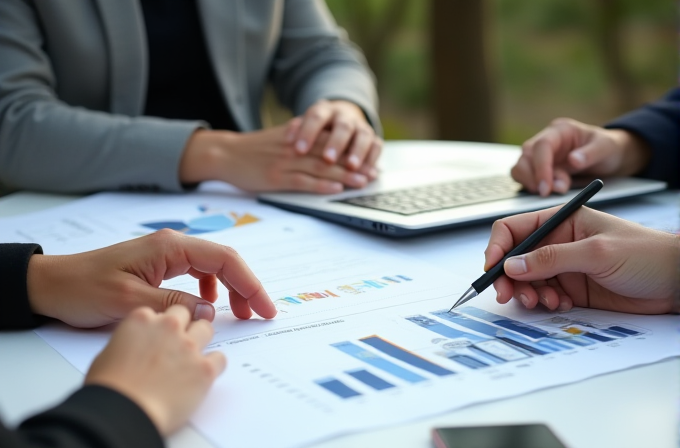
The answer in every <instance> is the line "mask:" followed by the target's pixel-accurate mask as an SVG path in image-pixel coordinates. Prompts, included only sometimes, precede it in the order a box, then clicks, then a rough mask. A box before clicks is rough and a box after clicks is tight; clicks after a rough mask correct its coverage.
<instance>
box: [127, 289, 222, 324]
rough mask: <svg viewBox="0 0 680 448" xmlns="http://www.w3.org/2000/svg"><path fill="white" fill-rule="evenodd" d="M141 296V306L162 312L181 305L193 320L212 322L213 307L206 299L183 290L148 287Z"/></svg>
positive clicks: (213, 315) (213, 316)
mask: <svg viewBox="0 0 680 448" xmlns="http://www.w3.org/2000/svg"><path fill="white" fill-rule="evenodd" d="M144 292H145V294H144V295H143V296H142V297H143V299H142V301H143V302H144V303H141V304H140V305H142V306H144V305H145V306H148V307H150V308H152V309H153V310H154V311H156V312H163V311H165V310H166V309H168V308H170V307H171V306H172V305H177V304H178V305H182V306H184V307H186V308H187V309H188V310H189V313H190V314H191V316H192V319H193V320H199V319H205V320H207V321H209V322H212V321H213V319H214V318H215V308H214V307H213V306H212V304H211V303H210V302H208V301H206V300H203V299H201V298H200V297H196V296H195V295H193V294H189V293H188V292H184V291H177V290H174V289H164V288H153V287H151V286H150V287H149V288H148V289H146V291H144Z"/></svg>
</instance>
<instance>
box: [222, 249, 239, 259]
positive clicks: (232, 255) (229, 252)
mask: <svg viewBox="0 0 680 448" xmlns="http://www.w3.org/2000/svg"><path fill="white" fill-rule="evenodd" d="M222 251H223V252H224V257H225V258H227V259H229V260H238V259H240V258H241V256H240V255H239V253H238V251H237V250H236V249H234V248H233V247H231V246H222Z"/></svg>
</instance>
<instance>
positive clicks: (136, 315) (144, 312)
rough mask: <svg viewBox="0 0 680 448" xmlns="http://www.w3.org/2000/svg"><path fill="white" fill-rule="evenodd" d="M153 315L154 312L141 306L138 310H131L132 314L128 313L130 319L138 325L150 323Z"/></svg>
mask: <svg viewBox="0 0 680 448" xmlns="http://www.w3.org/2000/svg"><path fill="white" fill-rule="evenodd" d="M155 315H156V313H154V311H153V310H152V309H151V308H149V307H147V306H142V307H139V308H135V309H134V310H132V312H130V319H133V320H135V321H137V322H139V323H143V324H146V323H149V322H151V321H152V320H153V318H154V316H155Z"/></svg>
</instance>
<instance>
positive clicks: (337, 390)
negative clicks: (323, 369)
mask: <svg viewBox="0 0 680 448" xmlns="http://www.w3.org/2000/svg"><path fill="white" fill-rule="evenodd" d="M315 383H316V384H318V385H319V386H321V387H323V388H324V389H326V390H327V391H329V392H333V393H334V394H335V395H337V396H338V397H340V398H352V397H356V396H359V395H361V393H359V392H357V391H356V390H354V389H352V388H351V387H349V386H348V385H346V384H345V383H343V382H342V381H340V380H336V379H335V378H323V379H320V380H316V381H315Z"/></svg>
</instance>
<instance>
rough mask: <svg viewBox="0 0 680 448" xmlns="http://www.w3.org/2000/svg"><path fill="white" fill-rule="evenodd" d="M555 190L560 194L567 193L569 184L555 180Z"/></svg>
mask: <svg viewBox="0 0 680 448" xmlns="http://www.w3.org/2000/svg"><path fill="white" fill-rule="evenodd" d="M553 189H554V190H555V191H557V192H559V193H566V192H567V183H566V182H565V181H563V180H562V179H555V180H554V181H553Z"/></svg>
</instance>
